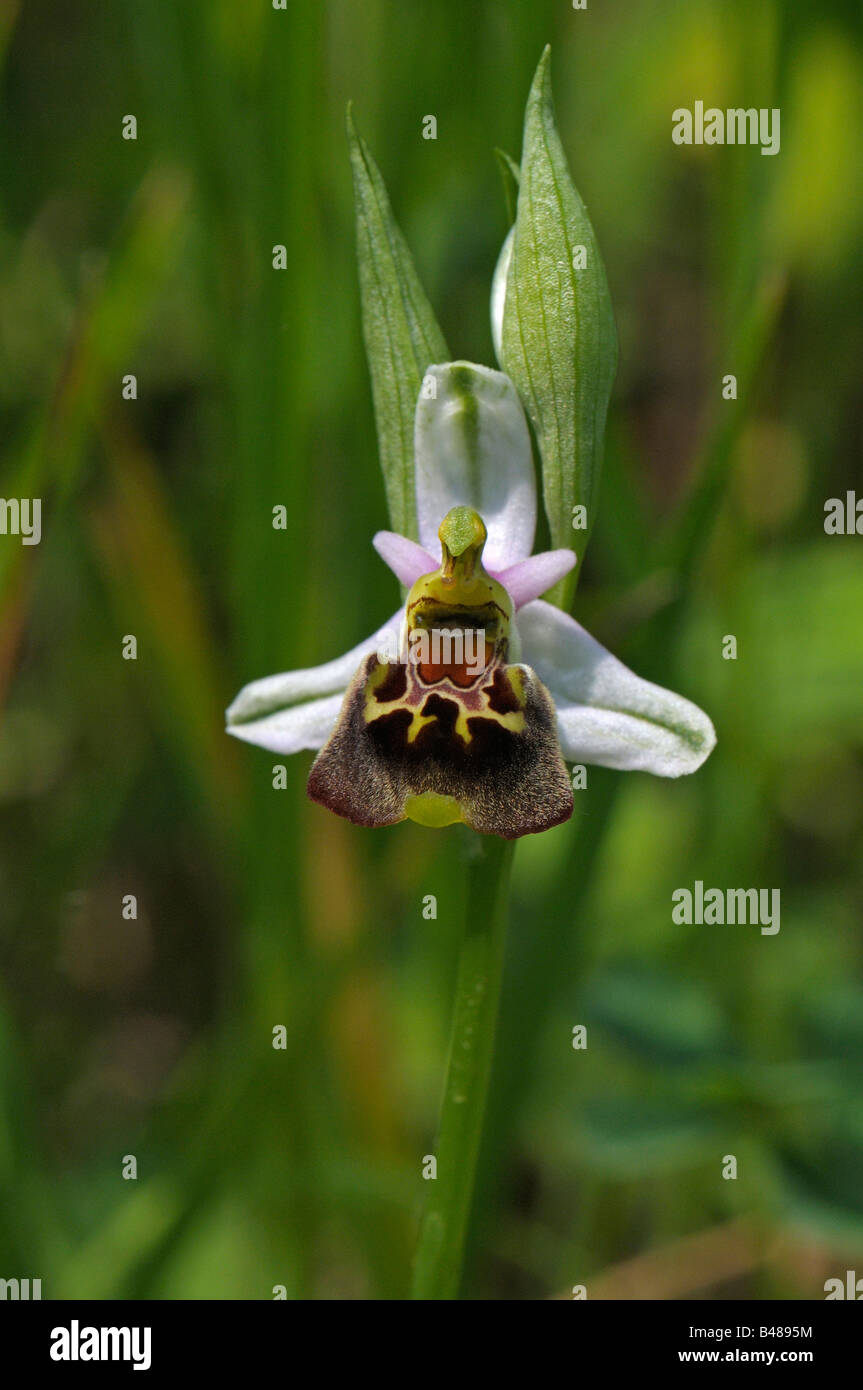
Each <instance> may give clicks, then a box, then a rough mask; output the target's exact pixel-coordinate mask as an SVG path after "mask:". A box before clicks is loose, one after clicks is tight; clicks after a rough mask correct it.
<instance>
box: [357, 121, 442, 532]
mask: <svg viewBox="0 0 863 1390" xmlns="http://www.w3.org/2000/svg"><path fill="white" fill-rule="evenodd" d="M347 125H348V142H349V144H350V152H351V165H352V167H353V174H354V199H355V203H356V211H357V260H358V262H359V271H360V294H361V298H362V310H363V337H364V338H365V344H366V355H367V357H368V363H369V371H370V373H371V378H372V396H373V398H374V406H375V423H376V425H377V432H378V450H379V454H380V461H381V469H382V471H383V475H384V486H385V488H386V495H387V506H388V508H389V514H390V522H391V524H392V527H393V529H394V530H395V531H398V532H400V533H401V534H402V535H404V536H410V537H411V539H413V540H415V539H416V536H417V520H416V501H415V493H414V415H415V412H416V405H417V398H418V396H419V391H420V385H421V383H422V379H423V375H424V373H425V371H426V368H427V367H430V366H431V365H432V364H433V363H436V362H447V361H448V360H449V350H448V349H447V345H446V342H445V341H444V336H443V334H442V333H441V331H440V328H439V327H438V323H437V320H436V319H435V316H434V313H433V311H432V308H431V305H430V304H429V302H428V299H427V298H426V295H425V291H424V290H423V288H422V285H421V284H420V282H419V278H418V276H417V273H416V270H415V268H414V263H413V259H412V257H411V254H410V251H409V250H408V248H407V245H406V243H405V240H404V237H403V236H402V234H401V232H400V231H399V229H398V227H397V226H396V223H395V221H394V219H393V214H392V209H391V207H390V203H389V198H388V197H387V191H386V188H385V187H384V181H383V179H382V178H381V174H380V170H379V169H378V167H377V165H376V164H375V162H374V160H373V159H372V157H371V155H370V154H369V151H368V149H367V148H366V145H365V142H364V141H363V140H362V139H361V138H360V136H359V135H358V134H357V131H356V128H355V126H354V122H353V117H352V115H351V110H350V107H348V117H347Z"/></svg>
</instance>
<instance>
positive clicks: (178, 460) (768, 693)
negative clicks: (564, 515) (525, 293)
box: [0, 0, 863, 1298]
mask: <svg viewBox="0 0 863 1390" xmlns="http://www.w3.org/2000/svg"><path fill="white" fill-rule="evenodd" d="M547 41H550V42H551V43H552V75H553V81H554V87H555V95H556V103H557V114H558V123H559V126H560V130H561V134H562V138H563V142H564V146H565V148H566V150H567V152H568V155H569V158H570V164H571V168H572V172H573V176H574V179H575V181H576V184H577V186H578V188H579V191H580V193H581V195H582V197H583V198H584V200H585V202H586V204H587V206H588V208H589V210H590V215H591V218H592V220H593V223H594V227H595V229H596V232H597V235H598V238H599V242H600V245H601V247H602V251H603V256H604V259H605V262H606V266H607V268H608V275H609V281H610V284H611V289H612V295H613V299H614V304H615V310H616V314H617V318H618V325H619V332H620V340H621V365H620V370H619V373H618V378H617V384H616V388H615V392H614V396H613V399H612V407H611V415H610V425H609V442H608V452H607V459H606V468H605V474H604V479H603V485H602V502H601V506H600V511H599V519H598V522H597V525H596V529H595V532H594V536H593V540H592V543H591V549H590V552H589V554H588V558H587V562H586V566H585V570H584V575H583V578H582V582H581V585H580V588H579V593H578V600H577V608H576V611H577V615H578V617H579V618H580V619H581V620H582V621H583V622H584V623H585V624H586V625H587V626H588V627H590V628H591V630H592V631H594V632H595V633H596V635H597V636H598V637H600V639H601V640H603V641H604V642H605V643H606V644H607V645H609V646H611V647H612V649H613V650H614V651H615V652H616V653H618V654H619V655H620V656H622V657H623V658H624V659H626V660H627V661H628V662H629V663H630V664H632V665H633V666H634V667H635V668H636V669H637V670H639V672H641V673H642V674H644V675H646V676H649V677H651V678H653V679H655V680H658V681H659V682H660V683H662V684H665V685H669V686H671V687H673V688H675V689H679V690H681V691H682V692H683V693H685V694H687V695H689V696H691V697H692V698H693V699H695V700H696V701H697V702H698V703H700V704H701V705H702V706H703V707H704V708H705V709H707V710H708V711H709V713H710V714H711V716H712V717H713V719H714V722H715V724H716V726H717V730H718V733H719V739H720V742H719V746H718V749H717V751H716V753H715V754H714V755H713V757H712V758H711V760H710V761H709V762H708V764H707V765H706V766H705V767H704V768H703V769H702V771H701V772H699V773H698V774H697V775H696V776H695V777H693V778H691V779H688V780H686V781H685V782H681V783H668V782H663V781H659V780H653V779H650V778H648V777H646V776H641V775H631V776H625V775H620V774H615V773H609V772H603V771H601V770H599V769H590V770H589V775H588V789H587V790H586V791H582V792H579V793H577V794H576V802H577V805H576V814H575V816H574V818H573V820H572V822H571V823H570V824H569V825H567V826H565V827H561V828H560V829H559V830H556V831H553V832H550V833H549V834H547V835H544V836H541V837H537V838H534V839H530V840H528V841H525V842H522V844H521V845H520V846H519V850H518V853H517V856H516V868H515V874H516V879H515V901H514V907H513V915H512V922H511V930H510V942H509V958H508V966H507V979H506V984H505V995H504V1005H503V1013H502V1019H501V1033H500V1042H499V1050H498V1057H497V1063H496V1069H495V1077H494V1088H493V1094H492V1100H491V1109H490V1115H489V1124H488V1132H487V1138H486V1145H485V1150H484V1153H483V1158H482V1168H481V1179H480V1186H479V1199H478V1204H477V1210H476V1215H475V1221H474V1226H473V1230H472V1239H471V1259H470V1264H469V1273H468V1278H467V1281H466V1288H465V1294H466V1296H467V1297H491V1298H510V1297H512V1298H531V1297H547V1296H554V1295H561V1296H564V1297H565V1296H567V1291H568V1290H569V1289H570V1288H571V1286H572V1285H573V1284H576V1283H586V1284H587V1285H588V1289H589V1293H590V1296H603V1295H614V1296H624V1297H633V1296H634V1297H639V1296H640V1297H645V1296H651V1295H653V1296H664V1297H680V1296H688V1295H691V1294H696V1295H698V1296H703V1297H722V1296H724V1295H727V1294H729V1293H733V1294H742V1295H743V1296H745V1297H753V1298H764V1297H786V1298H796V1297H804V1298H807V1297H822V1296H823V1282H824V1279H825V1278H827V1277H829V1276H832V1275H835V1274H839V1275H840V1276H842V1275H844V1271H845V1269H846V1268H855V1267H856V1268H858V1269H860V1268H861V1265H860V1263H859V1262H860V1261H861V1259H863V1187H861V1181H860V1178H861V1173H863V1100H861V1080H863V979H861V939H860V925H859V924H860V908H861V900H863V856H861V854H860V848H861V838H863V813H861V804H863V798H861V787H863V763H861V742H863V713H861V681H863V624H861V618H860V615H861V612H863V566H861V549H860V547H861V546H863V541H861V539H860V538H859V537H855V538H842V537H826V536H825V535H824V531H823V507H824V502H825V500H826V499H827V498H828V497H832V496H843V495H844V492H845V490H846V489H847V488H853V487H855V486H857V487H860V485H861V474H860V468H859V461H860V440H861V425H863V417H861V393H860V363H861V360H863V275H861V255H860V245H861V235H863V169H861V160H860V154H859V132H860V129H861V105H863V81H861V78H863V51H861V41H863V35H861V23H860V13H859V7H858V6H857V4H855V3H853V0H848V3H842V2H841V0H819V3H815V0H795V2H794V3H791V0H788V3H785V4H782V3H778V2H776V0H723V3H719V0H686V3H685V4H683V3H674V0H641V3H635V4H633V3H623V0H607V3H604V4H594V3H590V4H589V6H588V9H587V10H586V11H585V12H575V11H573V9H572V7H571V5H570V4H569V3H567V0H531V3H515V2H514V0H506V2H505V0H476V3H471V4H465V3H458V2H457V0H429V3H425V4H413V5H408V4H404V3H396V0H363V3H362V4H356V3H350V2H349V0H331V3H314V2H313V0H289V4H288V8H287V11H285V12H280V11H275V10H273V9H272V7H271V5H270V4H269V0H255V3H244V4H242V5H240V4H238V3H236V0H212V3H204V2H203V0H191V3H183V4H174V3H171V0H142V3H140V4H135V5H126V4H122V3H118V0H114V3H109V4H104V3H95V0H80V3H78V4H76V5H74V6H57V5H50V4H48V3H45V0H32V3H27V4H26V5H20V6H19V5H17V4H15V3H7V4H6V5H5V6H4V7H3V8H2V11H0V54H2V61H3V77H4V81H3V93H2V127H3V134H2V142H0V167H2V187H3V194H2V211H0V437H2V445H3V463H2V470H3V471H2V487H0V492H2V495H3V496H5V497H13V496H17V497H20V496H28V497H32V496H41V497H42V499H43V525H44V534H43V540H42V543H41V545H40V546H38V547H34V548H23V547H21V546H20V545H19V543H18V541H17V540H16V539H15V538H13V537H9V536H5V537H0V702H2V724H0V832H2V847H0V964H2V991H0V1188H2V1204H0V1275H2V1276H4V1277H16V1276H17V1277H22V1278H23V1277H31V1278H42V1280H43V1296H44V1297H48V1298H51V1297H92V1298H107V1297H129V1296H140V1297H147V1298H165V1297H168V1298H195V1297H202V1298H237V1297H239V1298H270V1297H271V1296H272V1289H273V1286H274V1285H277V1284H283V1285H285V1286H286V1288H287V1291H288V1295H289V1297H319V1298H349V1297H376V1298H377V1297H384V1298H389V1297H401V1296H402V1295H403V1294H404V1291H405V1289H406V1287H407V1282H408V1265H409V1259H410V1252H411V1248H412V1244H413V1240H414V1236H415V1231H416V1223H417V1219H418V1214H419V1211H420V1209H421V1205H422V1201H423V1196H424V1190H423V1189H424V1188H425V1186H426V1185H425V1183H424V1182H423V1180H422V1177H421V1160H422V1156H423V1155H424V1154H427V1153H429V1152H431V1151H432V1149H433V1144H434V1130H435V1124H436V1112H437V1105H438V1100H439V1095H440V1087H441V1084H442V1078H443V1068H444V1062H445V1049H446V1036H447V1026H448V1012H449V1005H450V998H451V989H452V977H453V969H454V961H455V950H456V947H457V943H458V935H459V931H460V925H461V918H460V913H461V896H462V893H461V880H460V876H459V874H460V871H459V869H458V857H457V855H456V854H455V840H454V832H453V833H451V832H432V831H424V830H422V829H420V828H419V827H415V826H400V827H396V828H394V829H393V830H391V831H382V832H374V833H371V832H365V831H362V830H358V829H355V828H354V827H351V826H349V825H347V824H344V823H342V822H339V821H337V820H336V819H335V818H333V817H330V816H328V815H327V813H325V812H324V811H322V810H320V809H319V808H317V807H311V806H309V805H308V804H307V803H306V801H305V797H304V780H305V777H306V774H307V770H308V764H309V761H310V759H309V757H306V756H303V757H298V758H295V759H293V760H292V761H291V762H290V763H289V764H288V789H287V790H286V791H274V790H273V787H272V767H273V764H274V763H275V762H277V761H278V759H277V758H275V757H274V756H273V755H270V754H267V753H265V752H262V751H260V750H256V749H251V748H248V747H245V746H240V745H238V744H236V743H234V742H233V741H232V740H230V739H228V738H227V737H225V735H224V733H223V729H222V711H223V709H224V707H225V705H226V704H227V703H228V701H229V700H230V699H231V698H232V697H233V695H234V694H235V692H236V690H237V689H238V688H239V686H240V685H241V684H243V683H244V682H245V681H247V680H249V679H252V678H254V677H256V676H260V675H264V674H268V673H270V672H272V671H276V670H280V669H285V668H288V667H293V666H298V665H306V664H310V663H313V662H317V661H322V660H325V659H327V658H329V657H330V656H334V655H336V654H338V653H340V652H342V651H343V650H345V649H346V648H347V647H348V646H350V645H352V644H354V643H355V642H356V641H358V640H359V639H360V638H361V637H362V636H364V635H365V634H366V633H367V632H369V631H371V630H372V629H373V628H374V627H376V626H377V625H378V623H379V622H380V621H382V620H383V618H384V617H386V615H387V614H389V613H390V612H391V611H392V610H393V608H394V607H395V603H396V601H397V598H396V593H395V585H394V583H393V580H392V577H391V576H390V575H389V573H388V571H386V570H385V568H384V566H383V565H382V564H381V563H380V561H379V560H378V559H377V557H376V556H375V554H374V552H373V551H372V549H371V546H370V544H369V541H370V537H371V534H372V533H373V531H374V530H375V529H377V528H379V527H381V526H383V525H386V514H385V504H384V494H383V486H382V482H381V478H380V473H379V470H378V467H377V459H376V443H375V437H374V424H373V417H372V408H371V396H370V390H369V384H368V377H367V369H366V365H365V362H364V358H363V353H362V337H361V329H360V322H359V293H358V286H357V277H356V266H355V252H354V237H353V210H352V193H351V179H350V169H349V164H348V158H347V151H346V142H345V136H344V112H345V105H346V102H347V100H348V98H352V99H353V101H354V111H355V116H356V119H357V123H358V126H359V128H360V130H361V131H362V133H363V135H364V136H365V138H366V139H367V140H368V142H369V145H370V148H371V149H372V151H373V152H374V155H375V157H376V159H377V160H378V162H379V164H380V166H381V169H382V171H383V173H384V176H385V178H386V181H387V185H388V188H389V192H390V196H391V199H392V203H393V207H394V210H395V214H396V217H397V218H398V220H399V222H400V224H401V226H402V228H403V230H404V232H405V235H406V237H407V240H408V242H409V244H410V245H411V247H412V249H413V251H414V254H415V257H416V260H417V264H418V268H419V270H420V274H421V276H422V278H423V281H424V283H425V286H426V288H427V291H428V293H429V296H430V298H431V301H432V303H433V304H434V306H435V309H436V312H437V314H438V316H439V319H440V321H441V324H442V327H443V330H444V333H445V335H446V337H447V341H448V342H449V344H450V347H451V349H452V351H453V353H454V355H456V356H459V357H467V358H471V359H474V360H477V361H481V362H487V363H491V362H492V351H491V340H490V330H489V326H488V307H487V304H488V291H489V286H490V281H491V274H492V270H493V267H494V263H495V259H496V256H497V252H498V250H499V247H500V244H501V241H502V239H503V236H504V234H505V232H506V230H507V225H508V223H507V216H506V211H505V203H504V199H503V197H502V193H501V187H500V175H499V171H498V169H497V167H496V163H495V159H494V157H493V153H492V151H493V147H494V146H503V147H504V148H505V149H507V150H508V151H509V152H510V153H511V154H512V155H514V156H515V157H516V158H518V155H519V152H520V144H521V120H522V112H523V106H524V101H525V98H526V95H527V91H528V87H529V84H530V78H531V76H532V73H533V70H534V68H535V65H536V62H537V59H538V57H539V54H540V52H541V49H542V47H543V45H544V44H545V43H546V42H547ZM696 99H701V100H703V101H704V102H705V104H706V105H717V106H720V107H727V106H738V105H742V106H755V107H773V106H779V107H780V108H781V112H782V127H781V130H782V147H781V152H780V154H778V155H777V156H776V157H774V158H769V157H763V156H761V155H760V153H759V152H758V150H757V149H754V148H749V147H744V148H731V147H725V148H723V147H713V148H711V147H702V148H697V147H692V148H683V147H677V146H675V145H673V144H672V141H671V138H670V134H671V112H672V110H673V109H674V108H675V107H678V106H691V104H692V103H693V102H694V101H695V100H696ZM127 113H134V114H135V115H136V116H137V119H138V139H137V141H136V142H134V143H133V142H128V141H125V140H123V139H122V138H121V121H122V117H123V115H125V114H127ZM429 113H432V114H435V115H436V117H437V120H438V138H437V140H436V141H425V140H423V139H422V138H421V128H422V118H423V116H424V115H426V114H429ZM277 243H283V244H284V245H285V246H286V247H287V250H288V268H287V270H286V271H284V272H275V271H273V269H272V263H271V248H272V247H273V246H274V245H275V244H277ZM128 372H134V373H135V374H136V375H137V377H138V383H139V397H138V400H137V401H135V402H128V401H123V400H122V398H121V379H122V376H123V375H124V374H125V373H128ZM727 372H734V373H736V374H737V375H738V379H739V384H740V396H739V400H738V402H737V404H736V405H735V404H730V403H727V402H723V401H722V400H721V395H720V383H721V378H722V376H723V375H724V374H725V373H727ZM277 504H283V505H285V506H286V507H287V509H288V517H289V520H288V529H287V531H286V532H285V531H277V530H274V529H273V528H272V525H271V515H272V508H273V506H275V505H277ZM126 633H135V634H136V635H137V637H138V660H137V662H134V663H133V662H127V661H123V660H122V659H121V641H122V637H123V635H124V634H126ZM728 633H733V634H735V635H736V636H737V639H738V651H739V655H738V659H737V661H736V662H733V661H723V660H722V657H721V649H722V639H723V636H724V635H725V634H728ZM696 878H700V879H702V880H704V882H705V883H706V884H708V885H718V886H723V887H725V886H739V887H749V886H760V887H778V888H780V889H781V892H782V919H781V921H782V925H781V931H780V933H779V934H778V935H777V936H775V937H766V936H761V935H760V934H759V932H758V929H757V927H756V928H752V927H724V928H722V927H695V926H693V927H679V926H675V925H674V924H673V923H672V921H671V893H672V891H673V889H674V888H677V887H681V886H691V885H692V883H693V881H694V880H695V879H696ZM127 893H135V894H136V895H137V897H138V903H139V914H138V919H137V921H125V920H123V917H122V915H121V900H122V897H123V895H124V894H127ZM427 893H434V894H436V895H437V897H438V917H437V920H436V921H434V922H428V921H425V920H423V918H422V915H421V906H422V898H423V895H425V894H427ZM577 1023H585V1024H587V1026H588V1036H589V1047H588V1049H587V1051H586V1052H576V1051H573V1049H572V1046H571V1032H572V1028H573V1026H574V1025H575V1024H577ZM277 1024H284V1025H285V1027H286V1028H287V1034H288V1045H287V1048H286V1049H285V1050H284V1051H277V1050H274V1049H273V1047H272V1045H271V1039H272V1029H273V1027H274V1026H275V1025H277ZM128 1154H134V1155H136V1156H137V1160H138V1180H137V1182H134V1183H133V1182H128V1181H123V1180H122V1177H121V1169H122V1162H123V1156H124V1155H128ZM725 1154H735V1155H736V1156H737V1159H738V1165H739V1168H738V1178H737V1181H736V1182H730V1181H723V1179H722V1177H721V1167H722V1157H723V1155H725ZM855 1261H856V1262H857V1263H856V1265H855Z"/></svg>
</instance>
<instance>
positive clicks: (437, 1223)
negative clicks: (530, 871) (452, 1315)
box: [413, 836, 515, 1299]
mask: <svg viewBox="0 0 863 1390" xmlns="http://www.w3.org/2000/svg"><path fill="white" fill-rule="evenodd" d="M514 848H515V846H514V843H513V842H507V841H505V840H499V839H496V838H495V837H493V836H488V837H486V836H483V837H482V838H481V839H480V838H479V837H476V838H475V839H474V844H473V850H474V853H473V856H472V858H471V859H470V861H469V863H468V870H467V873H468V886H467V911H466V921H465V929H464V936H463V938H462V945H461V954H460V957H459V966H458V980H457V982H456V993H455V1008H454V1010H453V1024H452V1035H451V1039H450V1051H449V1061H448V1064H447V1078H446V1087H445V1090H444V1098H443V1105H442V1107H441V1117H440V1128H439V1131H438V1142H437V1150H436V1158H437V1176H436V1178H435V1179H434V1180H433V1181H432V1182H431V1190H430V1193H429V1198H428V1204H427V1206H426V1210H425V1215H424V1217H423V1221H422V1226H421V1228H420V1236H419V1243H418V1245H417V1252H416V1258H415V1261H414V1277H413V1297H414V1298H417V1299H453V1298H457V1297H458V1292H459V1285H460V1283H461V1274H462V1263H463V1259H464V1246H465V1233H466V1231H467V1224H468V1218H469V1216H470V1209H471V1200H472V1197H473V1190H474V1181H475V1178H476V1166H477V1158H478V1156H479V1146H480V1138H481V1135H482V1123H483V1117H484V1114H485V1106H486V1097H487V1094H488V1086H489V1078H490V1076H491V1063H492V1056H493V1054H494V1035H495V1025H496V1022H497V1013H498V1002H499V998H500V984H501V977H502V974H503V957H504V942H505V938H506V923H507V916H508V909H509V880H510V870H511V867H512V857H513V850H514Z"/></svg>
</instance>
